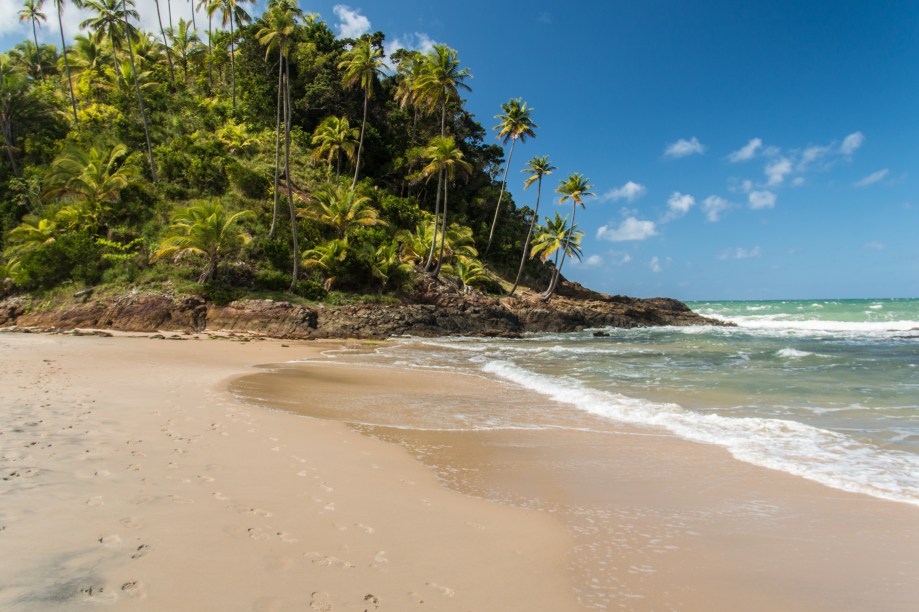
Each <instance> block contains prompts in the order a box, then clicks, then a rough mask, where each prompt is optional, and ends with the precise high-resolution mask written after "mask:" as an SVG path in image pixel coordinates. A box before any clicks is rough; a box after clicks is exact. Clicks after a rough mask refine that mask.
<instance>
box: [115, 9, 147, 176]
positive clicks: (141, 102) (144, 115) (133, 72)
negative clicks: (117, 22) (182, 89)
mask: <svg viewBox="0 0 919 612" xmlns="http://www.w3.org/2000/svg"><path fill="white" fill-rule="evenodd" d="M121 7H122V11H124V31H125V32H126V33H127V35H128V36H129V37H130V29H129V28H128V7H127V0H121ZM113 51H114V50H113ZM128 51H130V54H131V76H132V77H133V79H134V91H135V93H136V94H137V104H138V106H140V117H141V119H143V121H144V136H146V138H147V156H148V158H149V159H150V176H151V178H152V179H153V183H154V184H156V164H155V163H154V162H153V145H151V144H150V125H149V124H148V123H147V112H146V111H145V110H144V98H143V96H141V95H140V83H138V82H137V68H135V67H134V46H133V45H131V39H130V38H128Z"/></svg>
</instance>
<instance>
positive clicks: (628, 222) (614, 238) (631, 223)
mask: <svg viewBox="0 0 919 612" xmlns="http://www.w3.org/2000/svg"><path fill="white" fill-rule="evenodd" d="M656 235H657V228H656V226H655V225H654V221H642V220H640V219H636V218H635V217H628V218H626V219H625V220H624V221H623V222H622V223H621V224H620V225H619V227H617V228H616V229H612V228H610V227H609V226H608V225H604V226H602V227H601V228H600V229H598V230H597V238H602V239H603V240H609V241H610V242H625V241H627V240H645V239H646V238H650V237H651V236H656Z"/></svg>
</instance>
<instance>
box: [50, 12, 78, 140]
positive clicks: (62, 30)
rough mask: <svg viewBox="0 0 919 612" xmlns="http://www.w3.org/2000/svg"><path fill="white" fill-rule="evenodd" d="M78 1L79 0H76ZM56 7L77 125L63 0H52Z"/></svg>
mask: <svg viewBox="0 0 919 612" xmlns="http://www.w3.org/2000/svg"><path fill="white" fill-rule="evenodd" d="M78 1H79V0H78ZM52 2H54V6H55V8H57V25H58V29H60V31H61V48H62V49H63V50H64V53H63V54H64V67H65V68H66V69H67V85H68V87H69V88H70V105H71V106H73V123H74V125H79V123H80V122H79V120H78V119H77V98H76V96H74V95H73V79H72V78H71V76H70V61H69V60H68V59H67V40H66V39H65V38H64V17H63V15H64V0H52Z"/></svg>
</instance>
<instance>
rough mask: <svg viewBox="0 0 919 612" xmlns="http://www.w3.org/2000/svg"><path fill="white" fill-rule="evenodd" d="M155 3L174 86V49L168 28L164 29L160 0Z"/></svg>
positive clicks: (170, 76) (155, 0)
mask: <svg viewBox="0 0 919 612" xmlns="http://www.w3.org/2000/svg"><path fill="white" fill-rule="evenodd" d="M154 3H155V4H156V19H157V21H159V22H160V34H162V36H163V48H164V49H165V51H166V61H167V62H169V78H170V80H171V81H172V86H173V87H175V84H176V73H175V67H174V66H173V65H172V50H171V49H170V48H169V41H167V40H166V30H164V29H163V17H162V15H160V0H154ZM169 28H170V29H172V25H170V26H169Z"/></svg>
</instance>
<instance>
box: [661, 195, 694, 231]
mask: <svg viewBox="0 0 919 612" xmlns="http://www.w3.org/2000/svg"><path fill="white" fill-rule="evenodd" d="M695 204H696V199H695V198H694V197H692V196H691V195H689V194H688V193H680V192H679V191H674V192H673V193H672V194H670V197H669V198H667V214H665V215H664V217H663V218H662V219H661V221H662V222H664V223H667V222H668V221H673V220H674V219H679V218H680V217H682V216H683V215H685V214H686V213H688V212H689V209H690V208H692V207H693V206H695Z"/></svg>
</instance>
